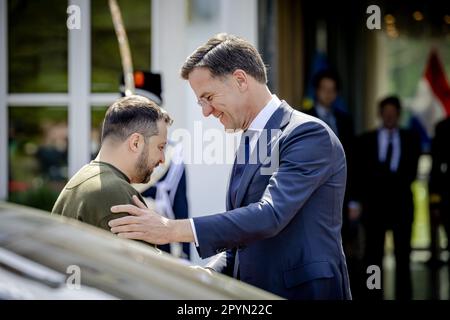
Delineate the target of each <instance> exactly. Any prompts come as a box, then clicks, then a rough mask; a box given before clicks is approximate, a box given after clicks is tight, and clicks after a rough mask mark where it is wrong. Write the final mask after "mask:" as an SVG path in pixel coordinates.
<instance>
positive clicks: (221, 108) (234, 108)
mask: <svg viewBox="0 0 450 320" xmlns="http://www.w3.org/2000/svg"><path fill="white" fill-rule="evenodd" d="M188 80H189V84H190V85H191V87H192V89H193V90H194V92H195V95H196V96H197V98H198V100H199V103H200V104H201V108H202V112H203V116H205V117H209V116H210V115H213V116H214V117H216V118H218V119H219V121H220V122H221V123H222V125H223V126H224V128H225V129H229V130H237V129H246V128H245V127H246V125H247V122H248V120H247V118H248V112H246V109H245V107H244V103H245V101H246V99H245V96H244V94H243V92H242V90H240V88H239V75H237V76H235V75H234V74H233V75H227V76H225V77H220V78H219V77H212V76H211V72H210V71H209V70H208V69H207V68H195V69H194V70H193V71H192V72H191V73H190V74H189V78H188Z"/></svg>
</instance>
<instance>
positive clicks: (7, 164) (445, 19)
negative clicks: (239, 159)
mask: <svg viewBox="0 0 450 320" xmlns="http://www.w3.org/2000/svg"><path fill="white" fill-rule="evenodd" d="M118 3H119V5H120V8H121V11H122V15H123V18H124V23H125V27H126V30H127V34H128V38H129V42H130V48H131V52H132V58H133V64H134V68H135V69H137V70H147V71H151V72H156V73H160V74H161V76H162V90H163V92H162V95H163V100H164V108H166V109H167V110H168V112H169V113H170V114H171V115H172V117H173V118H174V119H175V122H174V125H173V127H172V128H171V131H172V132H173V131H174V130H177V129H185V130H187V132H189V133H191V135H192V136H193V137H195V132H196V131H197V130H199V127H198V126H199V123H201V126H202V128H200V129H203V130H206V129H209V128H215V129H218V130H222V128H221V125H220V123H218V122H217V121H216V119H207V120H206V121H205V120H203V119H202V115H201V112H200V110H199V108H198V106H197V103H196V98H195V96H194V94H193V92H192V90H191V89H190V87H189V85H188V83H187V82H186V81H183V80H182V79H181V77H180V76H179V69H180V67H181V65H182V64H183V62H184V60H185V58H186V57H187V56H188V55H189V54H190V53H191V52H192V51H194V49H195V48H196V47H198V46H199V45H201V44H203V43H204V42H205V41H206V40H207V39H208V38H209V37H210V36H212V35H214V34H215V33H218V32H229V33H234V34H236V35H239V36H242V37H244V38H246V39H247V40H249V41H250V42H252V43H253V44H254V45H255V46H256V47H257V48H258V49H259V50H260V52H261V53H262V55H263V59H264V61H265V62H266V64H267V65H268V72H269V87H270V88H271V89H272V90H273V92H275V93H277V95H278V96H279V97H280V98H281V99H284V100H286V101H287V102H288V103H289V104H291V105H292V106H296V107H297V108H298V109H299V110H308V109H310V108H311V107H312V105H313V102H312V101H313V99H314V90H313V87H312V79H313V77H314V75H315V73H316V72H318V71H320V70H321V69H325V68H333V69H334V70H335V71H337V73H338V74H339V77H340V82H341V85H340V93H339V98H338V101H337V103H338V104H339V105H338V107H339V108H341V109H343V110H345V111H347V112H348V113H349V114H351V116H352V118H353V122H354V130H355V132H356V134H360V133H363V132H365V131H367V130H369V129H374V128H376V127H377V125H379V122H378V114H377V102H378V101H379V99H380V98H382V97H384V96H386V95H388V94H395V95H397V96H399V97H400V98H401V100H402V103H403V106H404V107H405V110H404V111H405V112H403V115H402V121H401V123H402V126H404V127H411V126H412V127H414V124H415V123H417V121H416V122H415V120H414V119H416V118H419V119H420V117H422V120H423V118H424V115H425V118H426V119H427V120H426V122H427V123H426V124H425V128H424V129H423V130H422V131H421V133H422V136H423V140H422V143H423V150H424V155H423V156H422V157H421V159H420V162H419V174H418V177H417V180H416V181H415V182H414V184H413V186H412V187H413V191H414V201H415V219H414V224H413V234H412V246H413V263H414V261H416V262H417V263H415V264H414V265H413V267H412V268H413V273H414V275H413V276H414V283H413V285H414V294H413V297H414V298H419V299H420V298H422V299H426V298H448V297H449V292H448V290H449V286H448V282H449V279H448V274H447V273H445V272H446V269H445V268H439V269H436V270H437V274H436V273H433V274H432V273H431V272H430V269H428V268H427V267H426V266H425V265H424V264H421V263H422V262H426V261H427V260H428V259H429V258H430V252H429V246H430V225H429V216H428V214H429V212H428V190H427V184H428V173H429V171H430V167H431V160H430V156H429V154H428V152H429V143H430V139H431V138H432V135H433V129H432V128H433V126H434V124H435V122H437V121H438V120H439V119H440V118H444V117H445V112H443V113H442V114H437V115H436V114H433V115H432V116H430V115H427V114H426V112H424V110H425V111H427V110H429V109H427V108H428V105H427V102H426V101H425V102H424V101H423V99H422V100H420V93H421V91H420V89H421V88H422V87H421V85H420V83H421V81H423V79H424V75H425V70H426V68H427V65H429V64H430V63H429V61H430V60H432V59H430V57H431V54H432V52H435V54H436V56H437V57H438V58H437V59H438V61H440V63H438V65H439V66H440V67H441V68H442V70H443V73H444V74H445V75H447V79H448V78H449V75H450V5H449V3H448V2H447V3H446V2H441V1H424V0H423V1H419V0H415V1H406V0H405V1H401V0H398V1H387V0H385V1H383V0H375V1H368V0H367V1H366V0H360V1H345V2H342V1H341V2H339V1H327V0H322V1H308V0H301V1H299V0H279V1H276V0H151V1H150V0H127V1H121V0H119V1H118ZM69 5H77V6H79V8H80V28H79V29H72V30H69V29H68V27H67V24H66V22H67V18H68V16H69V14H70V13H68V11H67V10H68V6H69ZM371 5H375V6H376V8H378V10H379V11H377V9H376V8H375V9H374V10H375V11H372V10H369V11H368V7H369V6H371ZM377 12H379V16H377ZM374 14H375V15H374ZM374 19H375V20H374ZM377 19H378V20H377ZM369 20H370V21H369ZM369 22H370V23H369ZM377 22H379V29H378V28H375V29H370V28H369V27H371V26H377ZM433 50H434V51H433ZM121 74H122V66H121V61H120V56H119V49H118V44H117V39H116V35H115V32H114V28H113V24H112V20H111V15H110V11H109V8H108V3H107V0H70V1H61V0H42V1H32V0H0V199H6V200H8V201H12V202H17V203H21V204H24V205H28V206H33V207H37V208H42V209H45V210H50V209H51V207H52V205H53V202H54V200H55V199H56V197H57V195H58V193H59V191H60V190H61V188H62V187H63V186H64V184H65V182H66V181H67V179H68V177H70V176H71V175H72V174H74V173H75V172H76V171H77V170H78V169H79V168H81V167H82V166H83V165H84V164H86V163H87V162H88V161H89V160H90V159H91V158H92V157H93V156H95V154H96V151H97V150H98V145H99V132H100V125H101V121H102V119H103V115H104V112H105V110H106V108H107V106H108V105H109V104H110V103H112V102H113V101H114V100H115V99H116V98H118V97H119V96H120V92H119V85H120V76H121ZM447 99H448V98H447ZM199 121H202V122H199ZM427 125H428V131H427V130H426V129H427ZM416 127H417V126H416ZM430 128H431V130H430ZM416 129H417V128H416ZM417 130H421V129H417ZM425 133H427V134H428V135H426V134H425ZM193 143H195V142H193ZM193 150H195V149H193ZM192 162H193V161H186V163H187V166H186V174H187V176H186V182H187V190H188V195H187V198H188V200H189V201H188V203H189V212H190V213H191V215H193V216H198V215H204V214H210V213H218V212H222V211H223V210H224V209H225V194H226V184H227V180H228V176H229V170H230V168H231V164H193V163H192ZM437 230H438V231H437V232H438V244H439V246H440V247H442V248H445V247H446V245H447V242H446V237H445V236H444V235H443V232H442V230H441V229H440V228H438V229H437ZM389 237H390V236H389V234H388V241H387V244H386V253H387V254H386V259H385V263H386V265H387V270H390V269H389V268H391V269H392V261H393V260H392V259H390V258H389V257H390V256H392V254H391V253H392V251H393V249H392V241H389ZM192 251H193V252H192V253H193V258H192V259H193V260H194V261H198V257H196V256H195V255H196V252H195V250H192ZM443 259H446V257H445V253H443ZM433 270H434V269H433ZM384 281H385V282H386V283H387V284H389V283H391V282H392V274H390V273H388V274H387V275H386V277H385V279H384ZM391 287H392V286H391ZM386 288H387V289H386V290H385V292H384V295H385V298H387V299H392V298H394V294H393V293H392V291H390V289H389V288H390V287H389V286H387V287H386Z"/></svg>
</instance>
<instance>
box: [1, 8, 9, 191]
mask: <svg viewBox="0 0 450 320" xmlns="http://www.w3.org/2000/svg"><path fill="white" fill-rule="evenodd" d="M7 19H8V4H7V0H0V200H6V199H7V197H8V155H9V152H8V101H7V100H8V47H7V44H8V41H7V37H8V20H7Z"/></svg>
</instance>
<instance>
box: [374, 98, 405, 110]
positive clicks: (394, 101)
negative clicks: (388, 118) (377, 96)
mask: <svg viewBox="0 0 450 320" xmlns="http://www.w3.org/2000/svg"><path fill="white" fill-rule="evenodd" d="M388 104H391V105H393V106H394V107H395V109H396V110H397V113H398V114H400V112H401V110H402V105H401V103H400V99H399V98H398V97H397V96H388V97H386V98H384V99H382V100H381V101H380V102H379V103H378V110H379V111H380V113H381V112H383V109H384V107H386V106H387V105H388Z"/></svg>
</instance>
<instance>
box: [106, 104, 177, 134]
mask: <svg viewBox="0 0 450 320" xmlns="http://www.w3.org/2000/svg"><path fill="white" fill-rule="evenodd" d="M159 120H163V121H164V122H165V123H167V124H169V125H170V124H172V119H171V118H170V116H169V114H168V113H167V112H166V111H165V110H164V109H162V108H161V107H159V106H158V105H157V104H156V103H154V102H153V101H151V100H150V99H148V98H146V97H142V96H138V95H132V96H128V97H123V98H120V99H118V100H117V101H116V102H114V103H113V104H112V105H111V106H110V107H109V108H108V110H107V111H106V115H105V119H104V120H103V127H102V141H103V140H104V139H105V138H106V137H113V138H115V139H118V140H120V141H125V140H126V139H127V138H128V137H129V136H130V135H132V134H133V133H140V134H142V135H143V136H144V138H145V140H147V138H149V137H151V136H152V135H156V134H158V126H157V122H158V121H159Z"/></svg>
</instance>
